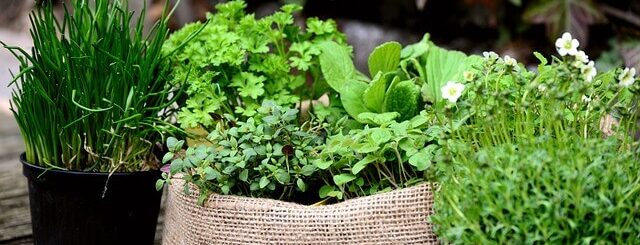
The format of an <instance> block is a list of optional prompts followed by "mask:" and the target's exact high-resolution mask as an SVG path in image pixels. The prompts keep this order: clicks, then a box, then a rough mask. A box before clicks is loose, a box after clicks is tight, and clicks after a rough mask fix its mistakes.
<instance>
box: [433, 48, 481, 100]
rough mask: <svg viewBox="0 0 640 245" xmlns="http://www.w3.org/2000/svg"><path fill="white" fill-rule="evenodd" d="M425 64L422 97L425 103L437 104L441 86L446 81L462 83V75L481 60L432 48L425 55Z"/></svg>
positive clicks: (440, 98) (476, 57)
mask: <svg viewBox="0 0 640 245" xmlns="http://www.w3.org/2000/svg"><path fill="white" fill-rule="evenodd" d="M425 62H426V65H425V66H426V78H425V79H424V80H425V84H424V86H423V87H422V97H423V100H425V101H429V102H432V103H438V102H440V101H442V95H441V94H440V93H441V92H440V89H441V88H442V86H444V85H445V84H446V83H447V82H448V81H458V82H461V81H463V80H464V78H463V73H464V72H465V71H467V70H470V69H471V68H472V66H473V65H475V64H480V63H481V62H482V58H481V57H480V56H477V55H471V56H467V55H465V54H464V53H462V52H459V51H449V50H446V49H443V48H439V47H437V46H432V47H430V48H429V52H428V53H427V54H426V61H425Z"/></svg>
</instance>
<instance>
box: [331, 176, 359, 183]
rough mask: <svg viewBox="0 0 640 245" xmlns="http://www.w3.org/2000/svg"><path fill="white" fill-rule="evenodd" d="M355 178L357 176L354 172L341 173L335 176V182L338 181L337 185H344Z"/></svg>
mask: <svg viewBox="0 0 640 245" xmlns="http://www.w3.org/2000/svg"><path fill="white" fill-rule="evenodd" d="M354 179H356V176H355V175H353V174H339V175H336V176H333V182H334V183H336V185H344V184H346V183H348V182H350V181H352V180H354Z"/></svg>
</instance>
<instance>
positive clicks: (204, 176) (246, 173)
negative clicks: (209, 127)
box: [157, 101, 323, 202]
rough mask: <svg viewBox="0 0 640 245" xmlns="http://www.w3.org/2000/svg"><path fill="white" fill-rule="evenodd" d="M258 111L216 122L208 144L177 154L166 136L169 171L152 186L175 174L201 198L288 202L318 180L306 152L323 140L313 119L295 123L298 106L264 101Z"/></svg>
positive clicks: (174, 142)
mask: <svg viewBox="0 0 640 245" xmlns="http://www.w3.org/2000/svg"><path fill="white" fill-rule="evenodd" d="M257 113H259V114H260V115H261V117H257V118H255V119H254V118H253V117H250V118H249V119H247V120H246V121H241V122H237V125H234V126H228V125H227V124H226V122H223V121H219V122H218V123H217V124H216V128H215V129H214V130H213V131H211V133H210V134H209V136H208V137H207V139H208V140H209V141H210V142H211V145H199V146H191V147H189V148H188V149H187V150H186V151H185V152H182V151H181V148H182V145H183V143H184V141H178V140H177V139H175V138H169V140H168V141H167V147H168V148H169V150H170V152H169V153H167V154H166V155H165V156H164V162H169V161H171V165H170V173H169V174H166V173H165V174H163V177H164V179H162V180H159V181H158V183H157V187H158V188H162V185H163V184H164V182H166V181H168V180H169V179H170V178H171V176H175V175H176V174H178V173H180V174H181V175H182V176H181V177H180V178H182V179H184V180H186V183H187V184H188V183H192V184H194V185H196V186H197V187H198V189H199V191H200V202H203V201H204V200H205V199H206V198H207V197H208V196H209V195H210V194H211V193H222V194H235V195H242V196H250V197H268V198H273V199H280V200H282V199H284V200H292V199H294V198H296V194H298V195H299V194H300V193H304V192H306V191H307V190H308V189H309V187H308V186H309V185H313V184H314V183H315V182H317V178H318V176H317V173H316V171H317V168H316V167H315V166H314V165H313V164H312V163H311V159H313V158H310V156H313V155H315V154H316V153H315V150H316V147H317V146H318V145H319V144H321V143H322V142H323V139H322V137H320V134H321V133H322V132H323V129H322V127H321V126H320V125H317V124H315V123H313V122H312V121H309V122H306V123H304V124H303V125H301V126H299V125H298V124H297V119H298V110H297V109H288V108H284V107H280V106H278V105H277V103H275V102H273V101H265V102H264V104H263V105H262V107H260V108H258V110H257ZM228 122H233V121H228ZM185 188H188V185H185ZM187 190H188V189H187Z"/></svg>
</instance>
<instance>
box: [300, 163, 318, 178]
mask: <svg viewBox="0 0 640 245" xmlns="http://www.w3.org/2000/svg"><path fill="white" fill-rule="evenodd" d="M315 171H316V166H314V165H304V166H303V167H302V170H301V172H300V174H302V175H304V176H311V175H312V174H313V173H314V172H315Z"/></svg>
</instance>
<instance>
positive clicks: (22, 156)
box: [20, 152, 160, 177]
mask: <svg viewBox="0 0 640 245" xmlns="http://www.w3.org/2000/svg"><path fill="white" fill-rule="evenodd" d="M26 155H27V153H26V152H22V153H21V154H20V163H22V165H24V166H27V167H28V168H31V169H34V170H36V171H39V172H46V173H49V174H72V175H76V176H78V175H79V176H105V175H110V176H111V177H118V176H130V175H146V174H153V175H157V174H158V173H159V172H160V170H159V169H154V170H146V171H134V172H113V173H110V172H86V171H78V170H58V169H48V168H45V167H42V166H38V165H35V164H32V163H29V162H28V161H27V159H26Z"/></svg>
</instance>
